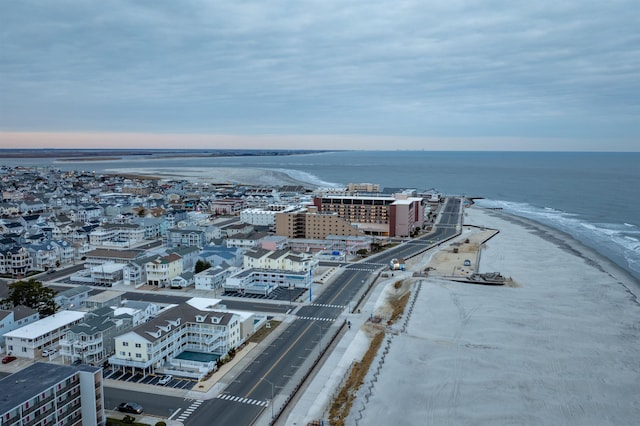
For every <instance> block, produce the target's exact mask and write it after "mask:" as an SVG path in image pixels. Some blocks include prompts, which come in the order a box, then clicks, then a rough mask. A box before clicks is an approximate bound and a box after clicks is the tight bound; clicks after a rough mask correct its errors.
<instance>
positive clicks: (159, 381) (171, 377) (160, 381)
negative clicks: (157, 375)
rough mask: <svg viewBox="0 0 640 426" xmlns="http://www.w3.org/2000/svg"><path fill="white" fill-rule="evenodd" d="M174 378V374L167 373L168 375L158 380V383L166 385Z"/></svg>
mask: <svg viewBox="0 0 640 426" xmlns="http://www.w3.org/2000/svg"><path fill="white" fill-rule="evenodd" d="M172 380H173V376H172V375H171V374H167V375H166V376H164V377H162V378H161V379H160V380H158V384H159V385H166V384H168V383H169V382H170V381H172Z"/></svg>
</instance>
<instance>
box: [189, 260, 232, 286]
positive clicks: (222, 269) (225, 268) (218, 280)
mask: <svg viewBox="0 0 640 426" xmlns="http://www.w3.org/2000/svg"><path fill="white" fill-rule="evenodd" d="M238 270H239V269H238V268H236V267H233V266H229V265H227V264H226V263H222V264H221V265H216V266H212V267H211V268H209V269H205V270H204V271H202V272H199V273H197V274H196V275H195V288H196V289H197V290H213V291H215V290H217V289H221V288H222V287H223V285H224V283H225V282H226V281H227V278H228V277H229V276H231V275H232V274H234V273H235V272H237V271H238Z"/></svg>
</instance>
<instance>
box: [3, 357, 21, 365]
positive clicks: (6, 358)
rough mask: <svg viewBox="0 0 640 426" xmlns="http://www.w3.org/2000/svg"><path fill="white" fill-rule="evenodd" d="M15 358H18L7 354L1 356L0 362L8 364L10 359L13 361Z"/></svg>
mask: <svg viewBox="0 0 640 426" xmlns="http://www.w3.org/2000/svg"><path fill="white" fill-rule="evenodd" d="M16 359H18V358H16V357H15V356H13V355H7V356H5V357H4V358H2V363H3V364H9V363H10V362H11V361H15V360H16Z"/></svg>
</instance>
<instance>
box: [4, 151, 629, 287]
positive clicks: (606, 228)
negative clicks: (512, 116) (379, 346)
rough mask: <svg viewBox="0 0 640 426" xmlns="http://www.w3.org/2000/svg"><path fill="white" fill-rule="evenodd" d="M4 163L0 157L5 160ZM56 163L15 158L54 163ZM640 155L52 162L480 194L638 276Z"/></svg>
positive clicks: (407, 154) (487, 202) (382, 154)
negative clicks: (256, 171) (219, 170)
mask: <svg viewBox="0 0 640 426" xmlns="http://www.w3.org/2000/svg"><path fill="white" fill-rule="evenodd" d="M2 163H3V161H2V159H0V164H2ZM51 163H52V160H50V159H20V160H11V164H12V165H17V164H24V165H51ZM639 165H640V153H568V152H431V151H340V152H327V153H318V154H310V155H291V156H274V157H258V156H245V157H216V158H163V159H151V158H144V159H140V158H135V159H133V158H123V159H122V160H117V161H91V162H77V163H62V162H57V163H55V166H56V167H60V168H61V169H63V170H68V169H84V170H96V171H105V170H109V169H123V168H131V169H134V170H133V171H135V169H137V168H151V167H152V168H166V169H171V170H173V171H179V170H181V169H184V168H189V167H194V168H207V167H238V168H249V167H250V168H266V169H273V170H276V171H280V172H284V173H286V174H287V175H289V176H291V177H292V178H294V179H296V180H300V181H303V182H308V183H310V184H313V185H316V186H320V187H335V186H344V185H346V184H348V183H350V182H370V183H377V184H380V186H382V187H387V188H415V189H418V190H425V189H432V188H433V189H436V190H438V191H440V192H441V193H444V194H448V195H466V196H469V197H478V198H481V199H479V200H477V204H478V205H480V206H484V207H493V208H501V209H503V211H505V212H507V213H511V214H514V215H518V216H523V217H526V218H529V219H532V220H535V221H537V222H540V223H542V224H545V225H548V226H551V227H553V228H556V229H558V230H560V231H563V232H565V233H567V234H569V235H571V236H572V237H574V238H576V239H577V240H579V241H581V242H582V243H584V244H585V245H587V246H589V247H591V248H593V249H595V250H596V251H598V252H599V253H601V254H602V255H604V256H606V257H608V258H609V259H611V260H612V261H613V262H615V263H616V264H618V265H619V266H621V267H622V268H624V269H625V270H627V271H628V272H630V273H631V274H632V275H633V276H635V277H636V278H638V279H640V189H639V188H640V167H638V166H639Z"/></svg>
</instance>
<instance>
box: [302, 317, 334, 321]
mask: <svg viewBox="0 0 640 426" xmlns="http://www.w3.org/2000/svg"><path fill="white" fill-rule="evenodd" d="M298 319H301V320H310V321H335V320H336V319H335V318H319V317H298Z"/></svg>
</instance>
